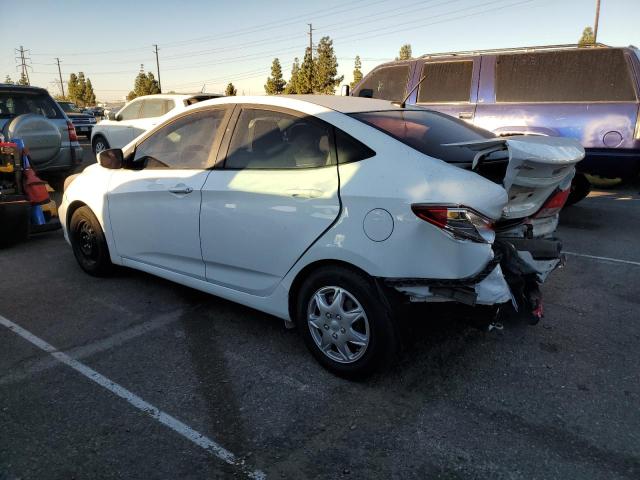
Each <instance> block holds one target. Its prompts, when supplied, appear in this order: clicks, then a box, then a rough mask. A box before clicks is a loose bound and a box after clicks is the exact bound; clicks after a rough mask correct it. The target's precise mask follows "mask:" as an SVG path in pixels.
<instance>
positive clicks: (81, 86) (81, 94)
mask: <svg viewBox="0 0 640 480" xmlns="http://www.w3.org/2000/svg"><path fill="white" fill-rule="evenodd" d="M86 94H87V81H86V79H85V78H84V72H78V88H77V90H76V95H75V97H73V98H71V101H72V102H73V103H75V104H76V105H77V106H79V107H84V106H85V100H84V99H85V96H86Z"/></svg>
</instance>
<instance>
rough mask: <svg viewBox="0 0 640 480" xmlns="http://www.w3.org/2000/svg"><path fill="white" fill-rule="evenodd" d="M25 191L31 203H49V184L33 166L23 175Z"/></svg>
mask: <svg viewBox="0 0 640 480" xmlns="http://www.w3.org/2000/svg"><path fill="white" fill-rule="evenodd" d="M22 183H23V188H24V193H25V195H26V196H27V198H28V199H29V201H30V202H31V205H43V204H45V203H49V192H48V191H47V184H46V182H44V181H43V180H41V179H40V177H38V175H36V172H35V171H34V170H33V169H32V168H27V169H26V170H25V171H24V174H23V177H22Z"/></svg>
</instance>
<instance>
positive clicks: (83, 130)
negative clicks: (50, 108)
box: [58, 102, 96, 139]
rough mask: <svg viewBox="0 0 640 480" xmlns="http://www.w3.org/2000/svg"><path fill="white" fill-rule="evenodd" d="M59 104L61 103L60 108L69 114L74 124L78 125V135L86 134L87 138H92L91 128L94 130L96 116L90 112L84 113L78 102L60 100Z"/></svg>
mask: <svg viewBox="0 0 640 480" xmlns="http://www.w3.org/2000/svg"><path fill="white" fill-rule="evenodd" d="M58 105H60V108H62V110H63V111H64V113H66V114H67V117H69V120H71V122H72V123H73V126H74V127H76V133H77V134H78V135H84V136H85V137H87V139H89V138H91V130H93V126H94V125H95V124H96V117H95V116H93V115H91V114H89V113H83V112H82V111H80V109H79V108H78V107H77V106H76V104H75V103H72V102H58Z"/></svg>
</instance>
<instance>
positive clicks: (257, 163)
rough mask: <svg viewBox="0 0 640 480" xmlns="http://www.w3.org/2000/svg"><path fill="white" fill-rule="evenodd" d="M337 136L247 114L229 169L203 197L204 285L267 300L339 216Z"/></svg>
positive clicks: (303, 122)
mask: <svg viewBox="0 0 640 480" xmlns="http://www.w3.org/2000/svg"><path fill="white" fill-rule="evenodd" d="M332 145H333V139H332V128H331V127H329V126H327V125H326V124H324V123H322V122H320V121H318V120H317V119H315V118H313V117H309V116H303V115H300V114H298V113H296V112H291V111H286V112H285V111H275V110H267V109H264V108H258V107H255V108H253V107H246V108H243V109H242V110H241V111H240V113H239V116H238V120H237V123H236V126H235V129H234V132H233V135H232V137H231V142H230V145H229V149H228V155H227V157H226V161H225V162H224V167H223V168H220V169H214V170H213V171H212V172H211V175H209V177H208V178H207V181H206V183H205V185H204V187H203V189H202V214H201V222H200V231H201V237H202V255H203V259H204V262H205V266H206V277H207V280H208V281H210V282H213V283H216V284H219V285H224V286H227V287H230V288H233V289H235V290H240V291H244V292H247V293H251V294H254V295H260V296H266V295H268V294H269V293H270V292H271V291H273V289H274V288H275V287H276V286H277V285H278V283H279V282H280V280H281V279H282V278H283V277H284V276H285V275H286V273H287V272H288V271H289V269H291V267H292V266H293V265H294V264H295V263H296V261H297V260H298V258H300V256H301V255H302V254H303V253H304V252H305V250H306V249H307V248H308V247H309V246H311V245H312V244H313V243H314V241H315V240H316V239H317V238H318V237H319V236H320V235H322V234H323V233H324V231H325V230H326V229H327V228H329V226H330V225H331V224H332V223H333V221H334V220H335V219H336V217H337V216H338V214H339V211H340V200H339V198H338V172H337V167H336V159H335V150H334V149H333V148H332Z"/></svg>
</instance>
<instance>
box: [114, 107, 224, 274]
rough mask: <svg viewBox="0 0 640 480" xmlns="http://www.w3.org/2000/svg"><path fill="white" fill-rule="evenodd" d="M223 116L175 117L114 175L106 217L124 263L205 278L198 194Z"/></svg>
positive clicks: (221, 111)
mask: <svg viewBox="0 0 640 480" xmlns="http://www.w3.org/2000/svg"><path fill="white" fill-rule="evenodd" d="M227 117H228V114H227V110H226V109H217V110H207V111H201V112H194V113H192V114H190V115H188V116H184V117H181V118H179V119H178V120H176V121H174V122H173V123H170V124H169V125H167V126H165V127H163V128H162V129H160V130H158V131H157V132H155V133H154V134H153V135H151V136H150V137H148V138H147V139H145V140H144V141H143V142H142V143H141V144H140V145H139V146H137V148H136V152H135V157H134V161H133V164H134V165H135V167H134V168H136V169H138V170H135V169H122V170H118V171H116V172H114V174H113V176H112V177H111V181H110V184H109V194H108V204H109V217H110V220H111V228H112V230H113V236H114V239H115V244H116V249H117V253H118V255H120V256H122V257H123V258H124V259H125V262H126V261H127V260H131V261H136V262H141V263H144V264H147V265H151V266H156V267H160V268H163V269H166V270H170V271H173V272H177V273H181V274H185V275H189V276H192V277H196V278H200V279H204V278H205V273H204V263H203V261H202V253H201V250H200V231H199V230H200V227H199V223H200V204H201V195H202V192H201V190H202V186H203V185H204V183H205V181H206V179H207V176H208V175H209V173H210V170H209V168H210V167H211V165H212V163H213V158H214V155H215V153H216V152H217V145H218V144H219V139H220V137H221V132H222V131H223V128H224V125H225V122H226V121H227V120H228V118H227Z"/></svg>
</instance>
